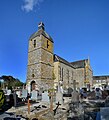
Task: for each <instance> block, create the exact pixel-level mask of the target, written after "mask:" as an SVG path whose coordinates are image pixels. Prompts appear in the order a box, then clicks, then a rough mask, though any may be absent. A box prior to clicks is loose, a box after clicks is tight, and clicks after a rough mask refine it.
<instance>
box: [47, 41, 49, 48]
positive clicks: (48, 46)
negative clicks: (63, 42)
mask: <svg viewBox="0 0 109 120" xmlns="http://www.w3.org/2000/svg"><path fill="white" fill-rule="evenodd" d="M48 43H49V42H48V40H47V48H48V47H49V44H48Z"/></svg>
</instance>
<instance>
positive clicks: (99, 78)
mask: <svg viewBox="0 0 109 120" xmlns="http://www.w3.org/2000/svg"><path fill="white" fill-rule="evenodd" d="M107 78H109V75H102V76H93V80H105V79H107Z"/></svg>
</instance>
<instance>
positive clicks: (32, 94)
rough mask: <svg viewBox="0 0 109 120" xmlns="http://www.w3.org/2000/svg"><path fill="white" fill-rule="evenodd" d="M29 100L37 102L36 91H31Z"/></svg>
mask: <svg viewBox="0 0 109 120" xmlns="http://www.w3.org/2000/svg"><path fill="white" fill-rule="evenodd" d="M31 100H37V91H36V90H33V91H32V92H31Z"/></svg>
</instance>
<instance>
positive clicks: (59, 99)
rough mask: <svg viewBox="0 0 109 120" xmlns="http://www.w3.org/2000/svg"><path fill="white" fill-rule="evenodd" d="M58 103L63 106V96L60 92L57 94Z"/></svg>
mask: <svg viewBox="0 0 109 120" xmlns="http://www.w3.org/2000/svg"><path fill="white" fill-rule="evenodd" d="M56 103H60V104H63V94H62V93H61V92H59V91H58V92H57V93H56Z"/></svg>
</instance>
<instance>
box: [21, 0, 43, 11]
mask: <svg viewBox="0 0 109 120" xmlns="http://www.w3.org/2000/svg"><path fill="white" fill-rule="evenodd" d="M41 2H43V0H24V5H22V7H21V8H22V10H24V11H26V12H30V11H32V10H33V9H34V7H35V6H37V5H39V3H41Z"/></svg>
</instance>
